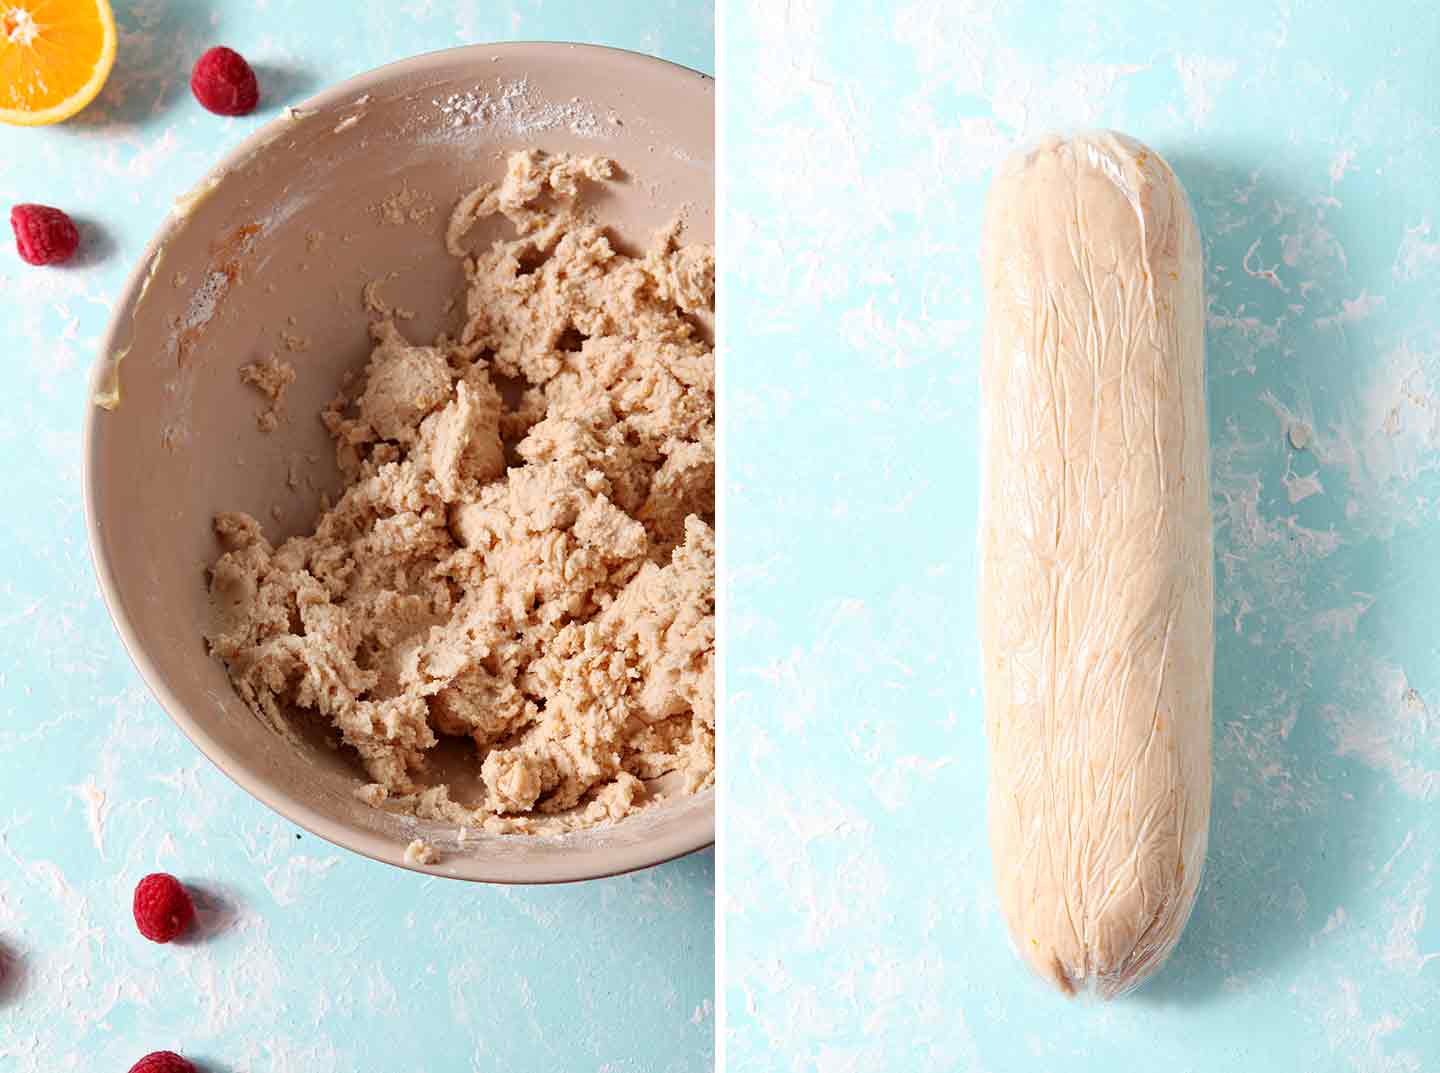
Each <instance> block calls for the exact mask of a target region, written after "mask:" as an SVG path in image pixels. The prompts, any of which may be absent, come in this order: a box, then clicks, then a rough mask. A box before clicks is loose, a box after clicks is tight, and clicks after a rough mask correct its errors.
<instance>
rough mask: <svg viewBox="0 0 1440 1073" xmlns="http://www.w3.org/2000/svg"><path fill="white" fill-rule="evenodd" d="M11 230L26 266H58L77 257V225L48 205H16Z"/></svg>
mask: <svg viewBox="0 0 1440 1073" xmlns="http://www.w3.org/2000/svg"><path fill="white" fill-rule="evenodd" d="M10 227H11V228H12V229H13V230H14V232H15V248H16V249H18V250H19V251H20V259H21V260H22V261H24V262H25V263H26V264H32V265H58V264H60V263H61V262H62V261H68V260H70V258H71V257H74V256H75V250H76V249H77V248H78V247H79V245H80V232H79V231H77V230H75V222H74V221H73V220H71V219H70V217H68V216H66V215H65V214H64V213H63V212H61V211H60V210H59V209H52V208H51V207H50V206H49V205H16V206H15V207H14V208H13V209H11V210H10Z"/></svg>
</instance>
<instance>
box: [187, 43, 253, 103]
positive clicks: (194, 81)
mask: <svg viewBox="0 0 1440 1073" xmlns="http://www.w3.org/2000/svg"><path fill="white" fill-rule="evenodd" d="M190 92H191V93H193V94H195V99H196V100H197V101H199V102H200V103H201V104H203V105H204V106H205V107H206V108H207V109H209V110H210V111H212V112H214V113H215V114H216V115H249V114H250V113H251V112H253V111H254V110H255V105H257V104H258V103H260V84H259V83H258V82H256V81H255V72H254V71H253V70H251V68H250V65H249V64H248V63H246V62H245V57H244V56H242V55H240V53H238V52H236V51H235V50H234V49H228V48H224V47H220V48H212V49H210V50H209V51H208V52H206V53H205V55H203V56H201V57H200V58H199V59H198V60H196V61H195V69H194V70H193V71H191V72H190Z"/></svg>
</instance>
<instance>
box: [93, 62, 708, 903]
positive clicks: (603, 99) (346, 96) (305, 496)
mask: <svg viewBox="0 0 1440 1073" xmlns="http://www.w3.org/2000/svg"><path fill="white" fill-rule="evenodd" d="M713 98H714V83H713V81H712V80H711V79H709V78H707V77H705V76H703V75H700V74H697V73H696V72H694V71H690V70H686V69H684V68H681V67H676V66H673V65H671V64H668V63H665V62H662V61H660V60H656V59H652V58H649V57H645V56H639V55H635V54H632V53H627V52H620V51H617V50H613V49H605V48H596V47H591V46H583V45H568V44H506V45H476V46H471V47H466V48H459V49H453V50H449V51H445V52H437V53H433V54H429V55H424V56H419V57H416V58H414V59H409V60H405V61H403V62H401V63H396V64H392V65H390V66H387V67H382V68H380V69H379V70H376V71H372V72H370V73H368V74H364V75H361V76H359V77H357V78H353V79H351V80H350V81H348V82H344V83H342V84H340V85H338V86H335V87H334V88H332V89H329V90H327V91H326V92H324V93H321V94H320V95H319V96H317V97H315V98H313V99H312V100H309V101H307V102H305V103H304V104H303V105H300V106H298V107H295V108H290V109H287V110H286V113H285V115H283V116H282V117H281V118H279V119H277V120H275V121H274V122H272V123H270V124H269V125H268V126H266V127H265V128H263V129H262V130H260V131H259V132H257V133H256V134H255V135H254V136H253V137H251V138H250V139H248V140H247V141H246V142H245V143H244V144H242V145H241V146H240V147H239V148H238V149H236V150H235V152H233V153H231V154H230V155H229V156H228V157H227V158H226V159H225V160H223V161H222V162H221V163H220V164H219V166H218V167H216V168H215V170H214V171H213V172H211V173H210V175H209V176H207V177H206V178H205V179H204V180H203V181H202V182H201V183H200V184H199V185H198V186H197V187H196V188H195V189H194V191H193V192H192V193H191V194H190V195H188V196H187V197H185V198H182V199H181V200H180V201H179V202H178V203H177V205H176V208H175V211H174V212H173V213H172V214H171V216H170V218H169V219H168V220H167V221H166V224H165V226H164V227H163V228H162V229H161V231H160V233H159V234H158V235H157V236H156V237H155V239H154V240H153V241H152V242H151V244H150V246H149V248H148V249H147V250H146V252H145V255H144V257H143V258H142V259H141V261H140V263H139V264H138V265H137V266H136V268H135V271H134V272H133V274H132V275H131V277H130V279H129V281H128V283H127V284H126V287H125V290H124V292H123V294H122V295H121V297H120V300H119V302H118V304H117V307H116V310H115V314H114V317H113V319H112V320H111V323H110V326H109V329H108V331H107V333H106V336H105V338H104V341H103V344H102V345H103V349H102V350H101V353H100V358H99V360H98V362H97V366H96V370H95V374H94V380H93V390H94V398H93V400H92V404H91V405H90V406H89V407H88V412H87V417H86V422H85V434H86V444H85V459H86V467H85V506H86V515H87V522H88V526H89V533H90V541H91V547H92V551H93V554H94V558H95V565H96V571H97V573H98V575H99V580H100V586H101V589H102V590H103V592H104V596H105V600H106V603H107V604H108V606H109V608H110V613H111V615H112V617H113V618H114V620H115V625H116V627H117V628H118V630H119V632H120V636H121V637H122V639H123V640H124V643H125V647H126V648H127V649H128V650H129V652H130V655H131V657H132V659H133V660H134V662H135V665H136V667H137V668H138V669H139V671H140V673H141V675H143V677H144V678H145V681H146V682H147V683H148V684H149V687H150V689H151V690H152V691H153V692H154V694H155V696H156V697H157V698H158V699H159V701H160V703H161V704H162V705H163V706H164V707H165V710H166V711H168V712H169V713H170V715H171V716H172V717H173V718H174V720H175V721H176V723H178V724H179V725H180V727H181V729H182V730H184V732H185V733H186V734H187V735H189V737H190V738H191V740H193V741H194V742H195V744H196V745H197V746H198V747H199V748H200V749H201V751H203V752H204V753H205V755H206V756H208V757H209V758H210V759H211V760H212V761H214V762H215V764H216V765H217V766H218V767H219V768H220V769H221V770H222V771H224V772H225V773H226V774H228V775H229V776H230V777H231V778H233V779H234V780H235V781H236V782H238V783H239V784H240V785H241V786H243V787H244V788H245V789H246V790H247V791H249V792H250V793H251V794H253V795H254V796H255V797H257V798H259V799H260V800H261V801H263V802H265V803H266V804H267V805H269V806H270V807H271V808H273V809H275V810H276V811H277V812H279V813H281V814H282V815H284V816H285V817H287V818H288V819H290V820H292V821H294V822H295V823H297V824H299V825H301V826H302V827H305V828H307V829H308V830H310V831H312V832H314V833H315V834H317V835H319V836H321V837H323V838H326V839H329V840H330V841H331V842H334V843H336V844H337V845H341V846H344V847H346V848H348V849H352V850H355V851H357V852H359V853H363V854H366V855H367V856H370V857H373V858H376V859H378V860H382V861H386V862H388V863H390V864H395V865H400V866H403V867H413V868H418V869H422V870H424V871H428V872H432V873H435V874H439V875H449V876H456V877H460V878H465V879H475V880H486V881H494V882H510V883H529V882H555V881H563V880H575V879H585V878H593V877H597V876H602V875H610V874H614V873H617V872H623V871H627V870H630V869H634V868H640V867H644V866H647V865H651V864H656V863H658V862H660V861H663V860H666V859H668V858H671V857H675V856H677V855H680V854H683V853H687V852H689V851H691V850H694V849H697V848H699V847H701V846H703V845H706V844H708V843H709V842H711V841H713V839H714V829H715V811H714V795H713V792H705V793H701V794H697V795H694V796H693V797H687V798H680V799H677V800H675V801H673V802H669V803H665V804H660V805H657V806H654V807H652V808H650V809H648V810H645V811H642V812H641V813H639V814H637V815H635V816H632V817H629V818H627V819H624V820H622V821H620V822H618V823H615V824H612V825H609V826H606V827H602V828H597V829H592V830H588V831H580V832H573V833H569V834H564V835H555V836H543V837H536V836H519V835H491V834H485V833H480V832H476V831H469V832H466V833H465V834H464V836H463V837H462V836H461V833H460V832H459V831H458V830H457V829H456V827H455V826H454V825H442V824H437V823H432V822H427V821H419V820H415V819H412V818H408V817H401V816H395V815H391V814H388V813H386V812H383V811H379V810H377V809H373V808H371V807H369V806H367V805H365V804H364V803H362V802H360V801H359V800H357V799H356V798H355V797H354V795H353V790H354V788H355V787H356V786H357V785H359V784H360V782H361V781H362V779H361V774H360V768H359V765H358V762H357V761H356V760H355V759H354V757H353V756H352V755H351V754H350V751H349V750H347V749H337V748H335V747H334V745H333V744H332V743H329V742H328V741H327V739H326V737H325V735H324V734H323V733H321V729H322V728H319V727H318V726H316V724H317V723H318V722H319V720H304V719H297V720H296V726H297V727H298V728H300V732H301V733H302V735H303V736H304V741H303V744H301V745H299V746H297V744H296V743H295V742H293V741H292V740H287V739H286V738H285V737H282V736H281V735H280V734H278V733H277V732H276V731H275V730H273V729H272V728H271V727H269V726H268V725H267V724H266V723H264V722H262V721H261V720H260V719H259V718H257V717H256V716H255V714H254V713H252V712H251V710H250V709H249V708H248V707H247V706H246V705H245V704H244V703H243V702H242V701H241V700H240V698H239V696H238V695H237V694H236V693H235V691H234V689H233V688H232V687H231V684H230V681H229V679H228V678H227V677H226V674H225V670H224V668H223V667H222V666H221V665H220V664H219V663H218V662H217V661H216V660H214V659H212V658H211V657H210V655H209V654H208V652H207V650H206V646H205V642H204V640H203V635H204V632H205V630H206V627H207V624H208V622H209V607H208V596H207V579H206V567H207V566H208V565H209V564H210V563H211V562H213V561H214V559H215V557H216V556H217V554H218V553H219V551H220V548H219V545H218V543H217V541H216V538H215V536H214V533H213V530H212V527H211V520H212V518H213V516H214V514H215V512H216V511H217V510H244V511H247V512H249V513H250V514H252V515H254V516H255V517H256V518H259V519H261V520H262V521H263V522H264V523H265V528H266V535H267V536H268V537H270V539H271V540H272V541H275V542H276V543H278V542H279V541H280V540H282V539H284V538H286V537H288V536H291V535H294V534H296V533H299V532H302V531H308V530H309V529H310V528H311V527H312V526H313V524H314V521H315V518H316V515H317V511H318V502H319V496H320V494H321V493H322V492H327V491H328V492H330V493H333V492H334V491H335V490H336V489H337V488H338V487H339V474H338V471H337V470H336V468H335V465H334V452H333V447H332V444H331V443H330V440H329V438H328V436H327V435H326V433H325V431H324V428H323V427H322V425H321V423H320V421H319V419H318V416H317V415H318V413H319V411H320V409H321V408H322V407H323V406H324V404H325V403H326V402H327V401H328V400H329V399H330V398H331V397H332V396H333V395H334V394H335V392H336V391H337V389H338V388H339V386H340V382H341V379H342V377H343V376H344V374H345V373H347V372H348V371H351V370H358V369H360V368H361V367H363V365H364V363H365V361H366V358H367V357H368V354H369V349H370V342H369V338H368V335H367V330H368V318H367V315H366V311H365V308H364V306H363V305H362V300H361V293H362V290H363V288H364V287H365V285H366V284H367V283H371V282H373V281H380V282H381V292H380V293H381V294H383V300H384V301H386V302H388V303H390V304H391V305H393V306H395V307H399V308H404V309H408V310H410V311H413V313H414V318H413V319H412V320H409V321H406V322H405V333H406V334H407V335H408V336H409V337H410V338H411V339H413V340H416V341H428V340H429V339H431V338H432V337H433V336H434V335H435V334H436V333H437V332H438V331H441V330H446V329H450V330H454V329H458V326H459V319H458V318H459V317H460V316H461V315H462V312H463V308H462V309H458V310H457V309H456V308H454V305H453V304H452V301H451V300H452V299H453V298H454V297H455V296H456V295H459V294H460V293H461V292H462V289H463V274H462V270H461V267H460V264H459V262H458V261H457V260H456V259H455V258H453V257H451V256H450V255H449V254H447V253H446V251H445V244H444V230H445V225H446V222H447V220H448V218H449V214H450V210H451V208H452V206H453V205H454V204H455V202H456V201H457V200H458V199H459V198H460V197H461V196H462V195H463V194H465V193H466V192H467V191H469V190H470V189H472V188H474V187H475V186H476V185H478V184H479V183H481V182H484V181H487V180H493V179H496V178H498V177H499V176H500V174H501V173H502V171H503V167H504V157H505V155H506V154H507V153H509V152H510V151H512V150H515V149H521V148H531V147H535V148H540V149H544V150H548V151H552V152H559V151H567V152H574V153H582V154H602V155H604V156H608V157H611V158H613V159H614V160H615V161H616V162H617V163H618V164H619V165H620V168H621V169H622V171H623V173H624V178H623V180H622V181H620V182H618V183H615V184H612V185H607V187H606V188H605V189H603V190H597V191H596V192H595V193H594V196H593V198H592V199H591V203H592V204H593V205H594V207H595V209H596V211H597V213H599V214H600V216H601V218H602V219H603V220H604V221H606V222H607V223H608V224H610V225H612V230H613V232H614V234H615V236H616V239H617V241H618V242H619V243H621V244H622V248H623V244H626V243H628V244H629V245H631V246H633V247H636V248H638V247H640V246H642V245H643V244H644V242H645V240H646V238H647V237H648V235H649V233H650V232H651V231H653V230H654V229H655V228H658V227H660V226H662V225H664V224H665V223H667V222H668V221H670V220H671V219H672V218H673V217H674V216H675V215H676V213H677V212H683V213H684V215H685V219H686V221H687V235H688V236H690V237H691V238H692V239H694V240H701V241H709V240H711V239H712V238H713V231H714V222H713V202H714V170H713V145H714V108H713V105H714V99H713ZM461 306H462V307H463V303H461ZM275 352H279V353H281V354H282V355H283V356H284V357H285V358H286V359H287V360H288V361H290V362H291V364H292V365H294V366H295V368H296V370H297V372H298V376H297V379H296V382H295V383H294V385H293V386H292V387H291V389H290V391H289V392H288V394H287V396H286V398H285V407H286V413H287V414H288V415H289V417H288V419H287V420H285V421H283V422H281V423H280V425H279V427H278V428H276V429H275V430H274V431H272V432H270V433H268V434H267V433H263V432H261V431H260V429H259V428H258V427H257V423H256V411H257V408H258V406H257V404H259V403H261V402H262V400H260V398H259V396H257V395H256V393H255V392H254V391H253V389H252V388H250V387H247V386H245V385H244V384H243V383H242V382H241V379H240V376H239V369H240V367H241V366H242V365H245V364H247V363H249V362H252V361H254V360H256V359H257V358H260V357H263V356H264V355H267V354H270V353H275ZM307 727H308V728H309V729H308V730H307V729H305V728H307ZM451 759H452V762H453V760H454V758H453V757H452V758H451ZM460 766H461V767H464V766H465V764H464V763H463V762H462V763H461V765H460ZM468 766H469V767H470V768H473V767H474V766H475V764H474V758H473V753H472V755H471V757H470V758H469V760H468ZM417 838H418V839H424V840H425V841H427V842H429V843H431V844H432V845H433V846H434V847H435V849H436V850H437V851H438V854H439V859H438V861H437V862H436V863H434V864H429V865H422V864H418V863H413V862H407V861H406V847H407V846H408V845H409V844H410V843H411V841H412V840H414V839H417Z"/></svg>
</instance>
